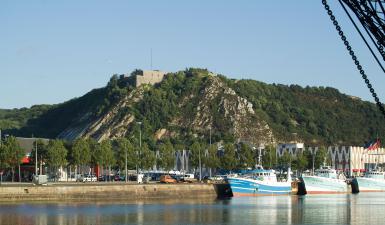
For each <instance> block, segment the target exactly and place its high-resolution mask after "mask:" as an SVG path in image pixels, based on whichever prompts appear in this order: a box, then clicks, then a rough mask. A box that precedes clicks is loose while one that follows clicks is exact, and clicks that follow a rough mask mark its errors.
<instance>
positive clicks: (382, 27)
mask: <svg viewBox="0 0 385 225" xmlns="http://www.w3.org/2000/svg"><path fill="white" fill-rule="evenodd" d="M338 1H339V3H340V4H341V6H342V8H343V9H344V11H345V12H346V14H347V15H348V17H349V19H350V20H351V22H352V23H353V25H354V27H355V28H356V29H357V31H358V33H359V34H360V36H361V38H362V39H363V40H364V42H365V44H366V45H367V47H368V48H369V50H370V52H371V53H372V55H373V57H374V58H375V60H376V61H377V63H378V64H379V66H380V67H381V69H382V70H383V71H384V73H385V70H384V67H383V66H382V63H381V62H380V61H379V60H378V58H377V56H376V54H375V53H374V52H373V50H372V48H371V46H370V45H369V43H368V42H367V40H366V38H365V37H364V35H363V34H362V32H361V30H360V28H359V27H358V26H357V24H356V23H355V21H354V20H353V18H352V17H351V16H350V13H349V11H348V10H347V8H346V7H345V5H346V6H348V7H349V8H350V10H351V11H352V12H353V13H354V14H355V15H356V16H357V18H358V20H359V21H360V23H361V24H362V27H363V28H364V30H365V31H366V33H367V35H368V36H369V38H370V39H371V41H372V44H373V45H375V46H376V48H377V50H378V52H379V53H380V54H381V56H382V59H383V60H384V61H385V52H384V45H385V34H384V31H385V23H384V22H385V20H384V12H385V10H384V6H385V0H338ZM322 4H323V5H324V7H325V10H326V12H327V14H328V15H329V17H330V20H331V21H332V23H333V25H334V27H335V28H336V30H337V32H338V35H339V36H340V37H341V40H342V41H343V43H344V45H345V47H346V49H347V50H348V52H349V55H350V56H351V57H352V60H353V62H354V64H355V65H356V67H357V70H358V71H359V73H360V74H361V77H362V79H363V80H364V81H365V84H366V86H367V87H368V89H369V91H370V93H371V94H372V96H373V98H374V101H375V102H376V105H377V106H378V108H379V110H380V111H381V113H382V115H383V116H384V118H385V109H384V106H383V104H382V103H381V102H380V99H379V98H378V96H377V94H376V92H375V91H374V89H373V86H372V84H371V83H370V81H369V78H368V76H367V75H366V73H365V71H364V69H363V67H362V66H361V64H360V61H359V60H358V58H357V56H356V54H355V53H354V51H353V49H352V46H351V45H350V43H349V41H348V40H347V38H346V36H345V34H344V32H343V31H342V28H341V26H340V25H339V24H338V21H337V19H336V17H335V16H334V14H333V11H332V10H331V8H330V6H329V5H328V3H327V0H322Z"/></svg>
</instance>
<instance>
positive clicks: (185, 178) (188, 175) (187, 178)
mask: <svg viewBox="0 0 385 225" xmlns="http://www.w3.org/2000/svg"><path fill="white" fill-rule="evenodd" d="M182 181H184V182H188V183H193V182H197V181H198V180H197V179H195V177H194V174H191V173H186V174H184V175H183V177H182Z"/></svg>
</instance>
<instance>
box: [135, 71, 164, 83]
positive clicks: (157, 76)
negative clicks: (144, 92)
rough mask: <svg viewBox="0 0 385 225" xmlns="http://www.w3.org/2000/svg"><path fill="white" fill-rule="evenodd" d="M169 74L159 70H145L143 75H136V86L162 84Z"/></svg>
mask: <svg viewBox="0 0 385 225" xmlns="http://www.w3.org/2000/svg"><path fill="white" fill-rule="evenodd" d="M166 74H167V72H163V71H159V70H143V73H142V74H138V75H136V79H135V86H136V87H139V86H140V85H142V84H151V85H154V84H157V83H159V82H161V81H162V80H163V78H164V76H165V75H166Z"/></svg>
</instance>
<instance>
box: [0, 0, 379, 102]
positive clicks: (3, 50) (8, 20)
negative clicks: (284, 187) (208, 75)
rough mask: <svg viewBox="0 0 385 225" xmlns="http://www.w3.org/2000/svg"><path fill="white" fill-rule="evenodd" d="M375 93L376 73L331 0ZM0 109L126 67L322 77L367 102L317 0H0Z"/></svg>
mask: <svg viewBox="0 0 385 225" xmlns="http://www.w3.org/2000/svg"><path fill="white" fill-rule="evenodd" d="M330 4H331V6H332V9H333V10H334V11H335V14H336V16H337V19H339V21H340V23H341V25H342V27H343V29H344V30H345V32H346V33H347V36H348V39H349V40H350V42H351V43H352V44H353V47H354V49H355V50H356V52H357V54H358V57H359V59H360V61H361V62H362V64H363V65H364V68H365V70H366V71H367V73H368V75H369V78H370V79H371V80H372V82H373V83H374V88H375V89H376V91H377V92H378V94H379V96H380V99H382V100H384V99H385V90H384V89H383V88H382V86H381V84H383V83H384V82H385V76H384V74H382V73H381V71H380V70H379V69H378V66H376V64H374V61H373V59H372V58H371V56H370V55H369V52H368V50H367V49H366V48H365V46H364V44H363V42H362V41H361V40H360V39H359V37H358V35H357V34H356V32H355V31H354V30H353V27H352V25H351V24H350V23H349V21H348V20H347V17H346V15H345V14H343V13H342V11H341V9H340V6H339V5H337V4H336V1H330ZM0 28H1V29H0V40H1V41H0V108H15V107H17V108H19V107H29V106H31V105H34V104H52V103H60V102H63V101H66V100H69V99H71V98H74V97H79V96H81V95H83V94H85V93H86V92H88V91H90V90H91V89H93V88H97V87H102V86H104V85H105V84H106V82H107V81H108V79H109V78H110V76H111V75H112V74H114V73H118V74H122V73H129V72H131V71H132V70H133V69H135V68H140V69H149V68H150V50H151V49H152V51H153V68H154V69H160V70H164V71H171V72H173V71H178V70H183V69H185V68H186V67H201V68H208V69H209V70H211V71H214V72H217V73H221V74H224V75H226V76H228V77H231V78H237V79H242V78H251V79H255V80H259V81H263V82H267V83H281V84H299V85H302V86H306V85H310V86H331V87H335V88H338V89H339V90H340V91H341V92H343V93H346V94H349V95H354V96H358V97H361V98H362V99H364V100H370V101H372V99H371V97H370V95H369V92H368V90H367V88H366V87H365V85H364V83H363V81H362V80H361V78H360V75H359V74H358V72H357V71H356V69H355V67H354V65H353V63H352V61H351V59H350V58H349V56H348V54H347V52H346V50H345V49H344V46H343V45H342V42H341V40H340V39H339V37H338V35H337V33H336V32H335V30H334V27H333V26H332V24H331V22H330V20H329V18H328V17H327V16H326V13H325V11H324V9H323V6H322V4H321V1H320V0H319V1H316V0H311V1H309V0H296V1H284V0H281V1H251V0H250V1H246V0H239V1H226V0H210V1H207V0H194V1H180V0H179V1H178V0H164V1H159V0H153V1H149V0H141V1H118V0H115V1H86V0H82V1H75V0H66V1H48V0H35V1H27V0H26V1H13V0H3V1H1V2H0Z"/></svg>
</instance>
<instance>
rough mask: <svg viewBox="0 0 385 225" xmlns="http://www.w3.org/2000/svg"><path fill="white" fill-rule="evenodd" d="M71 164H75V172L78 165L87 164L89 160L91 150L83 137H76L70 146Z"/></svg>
mask: <svg viewBox="0 0 385 225" xmlns="http://www.w3.org/2000/svg"><path fill="white" fill-rule="evenodd" d="M70 155H71V159H72V164H73V165H75V166H76V169H77V173H79V172H80V171H79V167H80V166H85V165H89V164H90V162H91V150H90V145H89V144H88V142H87V140H85V139H83V138H79V139H76V140H75V142H74V144H73V145H72V148H71V154H70Z"/></svg>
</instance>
